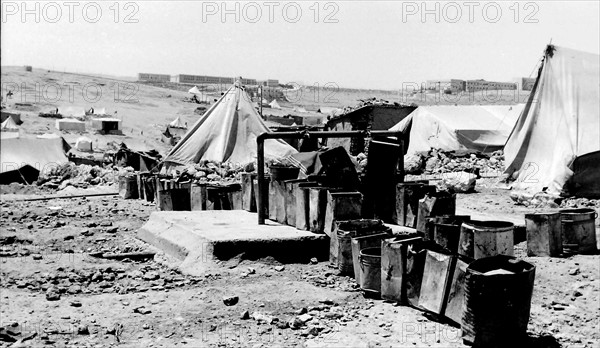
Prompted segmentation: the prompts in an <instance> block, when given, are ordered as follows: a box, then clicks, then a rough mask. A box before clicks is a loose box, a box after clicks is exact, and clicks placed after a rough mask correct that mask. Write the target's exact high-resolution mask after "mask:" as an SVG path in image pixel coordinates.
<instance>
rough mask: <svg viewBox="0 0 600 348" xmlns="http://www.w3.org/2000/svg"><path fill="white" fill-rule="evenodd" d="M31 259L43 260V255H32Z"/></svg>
mask: <svg viewBox="0 0 600 348" xmlns="http://www.w3.org/2000/svg"><path fill="white" fill-rule="evenodd" d="M31 257H32V258H33V259H34V260H41V259H42V255H41V254H31Z"/></svg>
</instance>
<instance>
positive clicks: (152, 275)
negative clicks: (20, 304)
mask: <svg viewBox="0 0 600 348" xmlns="http://www.w3.org/2000/svg"><path fill="white" fill-rule="evenodd" d="M159 277H160V275H159V274H158V272H154V271H150V272H146V273H145V274H144V277H143V279H144V280H156V279H158V278H159Z"/></svg>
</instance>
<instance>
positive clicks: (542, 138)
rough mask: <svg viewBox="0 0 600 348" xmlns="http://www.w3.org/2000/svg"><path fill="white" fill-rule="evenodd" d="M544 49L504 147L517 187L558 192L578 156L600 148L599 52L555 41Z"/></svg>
mask: <svg viewBox="0 0 600 348" xmlns="http://www.w3.org/2000/svg"><path fill="white" fill-rule="evenodd" d="M546 52H547V54H546V57H545V59H544V63H543V66H542V68H541V69H540V72H539V75H538V78H537V82H536V85H535V90H534V91H533V92H532V95H531V96H530V99H529V101H528V102H527V106H526V108H525V110H524V112H523V113H522V114H521V116H520V118H519V120H518V121H517V123H516V125H515V127H514V129H513V131H512V133H511V136H510V138H509V139H508V141H507V143H506V147H505V150H504V151H505V157H506V172H507V173H508V174H510V175H511V177H512V178H514V179H516V182H515V189H517V190H525V191H530V192H533V193H536V192H540V191H546V192H548V193H550V194H556V195H558V194H561V193H562V192H563V188H564V186H565V184H566V183H567V181H568V180H569V179H570V178H571V176H572V175H573V174H574V173H575V172H574V171H573V169H574V167H573V164H574V162H575V161H576V159H577V158H579V157H580V156H583V155H586V154H589V153H592V152H595V151H599V150H600V105H599V103H598V100H599V99H600V81H599V80H600V68H599V65H600V64H599V60H600V59H599V58H600V57H599V56H598V55H597V54H591V53H586V52H581V51H575V50H571V49H567V48H563V47H557V46H552V49H551V50H546ZM526 169H527V170H526ZM575 169H577V168H575ZM579 170H582V168H581V166H580V167H579ZM575 175H577V173H575Z"/></svg>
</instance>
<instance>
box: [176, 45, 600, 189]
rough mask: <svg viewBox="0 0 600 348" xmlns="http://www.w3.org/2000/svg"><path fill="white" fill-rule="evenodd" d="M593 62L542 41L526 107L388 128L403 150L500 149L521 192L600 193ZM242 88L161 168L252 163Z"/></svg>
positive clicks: (478, 109) (475, 109) (436, 109)
mask: <svg viewBox="0 0 600 348" xmlns="http://www.w3.org/2000/svg"><path fill="white" fill-rule="evenodd" d="M598 61H599V59H598V55H596V54H590V53H585V52H580V51H576V50H571V49H567V48H562V47H557V46H548V48H547V50H546V52H545V57H544V60H543V64H542V65H541V67H540V69H539V73H538V77H537V82H536V84H535V86H534V89H533V91H532V93H531V95H530V98H529V100H528V101H527V103H526V104H520V105H512V106H506V105H486V106H424V107H418V108H417V109H416V110H415V111H414V112H412V113H411V114H410V115H409V116H408V117H406V118H405V119H403V120H402V121H400V123H398V124H396V125H394V126H393V127H392V128H391V129H392V130H401V131H403V132H404V133H406V134H409V137H408V138H409V144H408V148H407V151H408V152H409V153H410V152H423V151H428V150H429V149H431V148H437V149H442V150H445V151H455V150H467V151H481V152H493V151H496V150H499V149H504V152H505V158H506V164H507V168H506V172H507V173H508V174H510V176H511V177H512V178H513V179H515V180H516V183H515V188H517V189H520V190H526V191H530V192H533V193H537V192H541V191H545V192H548V193H551V194H560V193H564V192H563V189H565V188H567V186H570V187H569V188H570V192H571V193H572V192H577V193H582V194H586V195H596V194H600V167H599V166H598V163H600V112H599V100H600V96H599V95H600V93H599V88H600V87H599V86H600V84H599V81H598V79H599V66H598ZM245 93H246V92H245V91H244V89H243V87H242V86H240V85H238V84H236V85H234V86H233V87H231V88H230V89H229V90H228V91H227V92H226V93H225V94H224V95H223V96H222V97H221V99H219V100H218V102H217V103H215V104H213V105H212V107H211V108H210V109H209V110H208V111H207V112H206V113H205V114H204V115H203V117H202V118H201V119H199V120H198V121H197V122H196V124H194V126H193V127H192V128H191V129H190V130H189V131H188V133H187V134H186V135H185V136H184V137H183V139H182V140H181V141H180V142H179V143H178V144H177V146H175V147H174V148H173V149H172V150H171V151H170V152H169V154H168V155H167V157H166V159H165V167H166V169H167V170H168V169H169V168H172V167H177V166H182V165H187V164H190V163H197V162H198V161H200V160H202V159H205V160H212V161H219V162H224V161H229V162H234V163H248V162H251V161H254V159H255V158H256V137H257V136H258V135H259V134H261V133H263V132H267V131H269V130H268V128H267V126H266V125H265V124H264V123H263V121H262V119H261V118H260V116H259V115H258V114H257V112H256V110H254V108H253V107H252V104H251V103H250V102H249V100H250V98H249V97H248V96H247V95H244V94H245ZM294 152H296V150H295V149H294V148H292V147H291V146H289V145H288V144H287V143H285V142H283V141H281V140H268V141H267V142H266V143H265V155H266V157H284V156H287V155H290V154H292V153H294ZM594 159H597V160H594ZM591 164H595V167H590V165H591Z"/></svg>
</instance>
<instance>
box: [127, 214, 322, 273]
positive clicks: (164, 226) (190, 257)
mask: <svg viewBox="0 0 600 348" xmlns="http://www.w3.org/2000/svg"><path fill="white" fill-rule="evenodd" d="M138 238H140V239H141V240H143V241H145V242H147V243H150V244H152V245H154V246H156V247H157V248H159V249H161V250H162V251H164V252H165V253H166V254H168V255H170V256H172V257H175V258H177V259H179V260H181V261H182V263H181V265H180V269H181V271H182V272H185V273H188V274H203V273H204V272H205V271H207V270H209V269H212V268H215V267H217V266H218V262H219V261H221V260H228V259H230V258H232V257H234V256H236V255H239V254H241V253H244V258H246V259H257V258H260V257H265V256H273V257H274V258H276V259H278V260H280V261H282V262H308V261H309V260H310V258H312V257H317V258H318V259H320V260H325V259H327V257H328V255H327V253H328V249H329V238H327V236H326V235H325V234H315V233H312V232H309V231H300V230H297V229H296V228H295V227H291V226H286V225H281V224H279V223H276V222H273V221H270V220H266V224H265V225H258V218H257V215H256V213H250V212H247V211H245V210H208V211H161V212H154V213H152V214H151V215H150V219H149V220H148V222H147V223H146V224H145V225H144V226H142V227H141V228H140V230H139V231H138Z"/></svg>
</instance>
